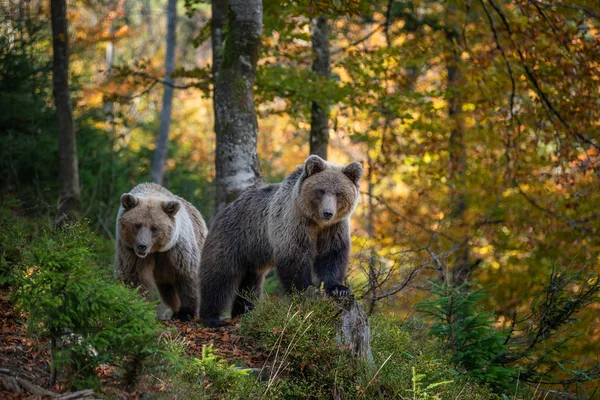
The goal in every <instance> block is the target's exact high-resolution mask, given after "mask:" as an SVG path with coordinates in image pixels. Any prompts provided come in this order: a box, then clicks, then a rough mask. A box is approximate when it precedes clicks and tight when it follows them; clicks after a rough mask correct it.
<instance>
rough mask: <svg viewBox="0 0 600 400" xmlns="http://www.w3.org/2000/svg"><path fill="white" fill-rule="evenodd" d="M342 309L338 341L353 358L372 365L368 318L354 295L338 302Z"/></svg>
mask: <svg viewBox="0 0 600 400" xmlns="http://www.w3.org/2000/svg"><path fill="white" fill-rule="evenodd" d="M339 304H340V306H341V308H342V315H341V318H340V326H339V331H338V341H339V342H340V343H342V344H343V345H345V346H347V348H348V350H349V351H350V354H352V355H353V356H354V357H357V358H360V359H363V360H365V361H367V362H369V363H373V352H372V351H371V328H370V327H369V318H368V316H367V313H365V311H364V310H363V309H362V307H361V305H360V303H359V302H358V301H357V300H356V298H355V297H354V295H351V296H347V297H345V298H342V299H340V300H339Z"/></svg>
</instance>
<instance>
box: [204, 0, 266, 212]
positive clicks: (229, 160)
mask: <svg viewBox="0 0 600 400" xmlns="http://www.w3.org/2000/svg"><path fill="white" fill-rule="evenodd" d="M261 34H262V1H261V0H230V2H229V25H228V31H227V40H226V41H225V45H224V49H223V61H222V63H221V68H220V71H219V73H218V78H217V82H216V85H215V99H214V101H215V119H216V124H217V125H218V131H217V132H216V134H217V135H216V136H217V149H216V157H215V164H216V171H217V176H216V186H217V188H216V189H217V196H216V204H215V211H216V212H219V211H220V210H221V209H222V208H223V207H224V206H225V205H226V204H227V203H229V202H231V201H233V200H234V199H235V198H236V197H237V196H238V195H239V194H240V193H241V192H242V191H244V190H245V189H247V188H248V187H250V186H253V185H255V184H257V183H259V182H260V181H262V178H261V173H260V166H259V163H258V155H257V137H258V122H257V119H256V110H255V109H254V98H253V95H254V90H253V87H254V81H255V78H256V62H257V60H258V50H259V48H260V38H261Z"/></svg>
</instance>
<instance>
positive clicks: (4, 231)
mask: <svg viewBox="0 0 600 400" xmlns="http://www.w3.org/2000/svg"><path fill="white" fill-rule="evenodd" d="M19 205H20V203H19V202H18V201H16V200H11V201H8V200H6V199H5V200H4V201H3V202H2V204H1V205H0V285H11V284H13V283H14V282H15V280H16V277H17V276H18V274H19V268H20V266H21V264H22V262H23V254H24V251H25V249H26V248H27V246H28V245H29V243H30V242H31V240H32V237H33V232H34V231H35V227H34V225H33V224H31V223H30V222H29V221H28V220H26V219H23V218H18V217H17V216H15V214H14V212H13V211H11V208H13V207H18V206H19Z"/></svg>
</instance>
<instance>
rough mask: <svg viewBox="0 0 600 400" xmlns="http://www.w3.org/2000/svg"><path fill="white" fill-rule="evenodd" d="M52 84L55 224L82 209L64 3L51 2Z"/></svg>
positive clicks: (58, 0) (72, 216) (60, 0)
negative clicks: (55, 148)
mask: <svg viewBox="0 0 600 400" xmlns="http://www.w3.org/2000/svg"><path fill="white" fill-rule="evenodd" d="M50 10H51V18H52V47H53V64H52V83H53V94H54V104H55V106H56V118H57V120H58V179H59V186H60V197H59V200H58V218H57V222H58V223H59V224H62V223H63V222H65V221H66V220H76V219H77V218H78V217H79V212H80V209H81V201H80V190H79V167H78V164H77V143H76V141H75V126H74V123H73V108H72V105H71V93H70V91H69V36H68V32H67V5H66V0H51V1H50Z"/></svg>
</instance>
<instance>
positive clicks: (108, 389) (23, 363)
mask: <svg viewBox="0 0 600 400" xmlns="http://www.w3.org/2000/svg"><path fill="white" fill-rule="evenodd" d="M165 328H167V329H168V328H171V329H170V330H171V332H172V333H171V334H173V335H175V336H177V337H179V338H185V341H186V343H187V346H186V348H187V354H188V355H191V356H197V357H201V356H202V347H203V346H204V345H207V346H208V345H213V351H214V353H215V354H216V355H218V356H219V357H220V358H222V359H224V360H227V361H228V362H229V363H230V364H233V363H238V364H239V363H240V362H241V363H242V364H243V365H244V366H246V367H248V368H256V369H260V368H262V367H263V366H264V365H265V363H266V358H267V356H266V354H264V353H260V352H258V351H257V350H256V349H255V348H254V346H253V343H252V342H250V341H248V340H247V339H245V338H243V337H242V334H241V332H240V324H239V323H238V321H236V320H232V321H231V322H229V323H228V324H227V325H226V326H224V327H222V328H219V329H212V328H205V327H203V326H201V325H200V324H199V323H197V322H191V323H186V322H179V321H165ZM50 360H51V357H50V350H49V344H48V342H47V341H45V340H36V339H34V338H32V337H31V336H30V335H29V334H28V332H27V326H26V320H25V319H24V318H23V316H21V315H19V312H18V311H17V310H15V308H14V307H13V305H12V303H11V300H10V292H9V291H8V290H7V289H5V288H0V399H6V400H17V399H18V400H21V399H28V400H34V399H35V400H38V399H52V398H53V399H61V396H63V397H62V398H63V399H74V398H77V399H86V398H87V399H89V398H95V397H96V396H94V395H93V394H91V393H89V392H88V393H85V392H84V391H82V392H81V393H79V395H76V396H75V397H68V396H69V395H70V394H71V393H68V392H67V388H66V386H65V384H64V383H63V382H60V381H59V382H58V383H56V384H55V385H54V386H52V387H50V384H49V382H50ZM98 372H99V376H100V377H101V380H102V385H101V391H100V393H103V394H108V393H110V397H111V398H119V399H124V400H129V399H136V400H137V399H143V398H147V397H148V395H151V394H159V393H161V392H162V391H164V390H165V387H163V386H162V385H160V384H155V385H151V386H149V385H144V384H143V382H142V383H141V384H140V385H139V387H140V388H139V389H138V391H135V392H127V391H124V390H123V389H122V387H120V386H119V380H118V378H117V377H116V376H115V375H114V373H113V369H112V368H111V367H110V366H105V367H101V370H100V371H98ZM10 377H12V378H15V379H16V380H17V381H18V383H19V386H20V387H21V390H20V392H14V391H8V390H7V384H10V383H9V381H7V378H8V379H9V380H12V381H13V382H14V380H13V379H11V378H10ZM28 383H30V384H33V388H29V390H26V389H24V387H29V385H28ZM37 388H40V389H41V390H46V391H50V392H52V393H46V394H42V392H39V391H38V390H37ZM100 393H99V395H100V396H101V397H104V396H102V394H100ZM76 394H77V393H76Z"/></svg>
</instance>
